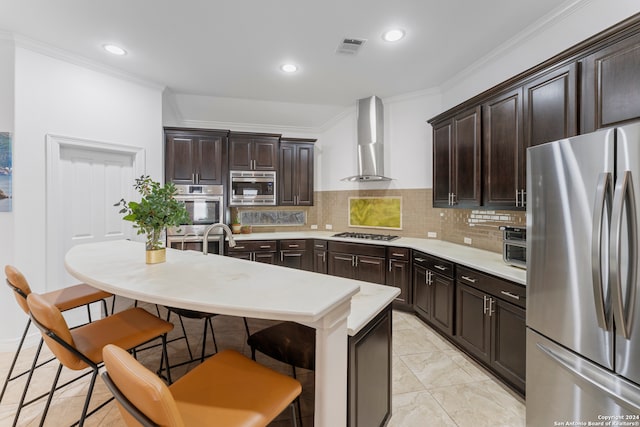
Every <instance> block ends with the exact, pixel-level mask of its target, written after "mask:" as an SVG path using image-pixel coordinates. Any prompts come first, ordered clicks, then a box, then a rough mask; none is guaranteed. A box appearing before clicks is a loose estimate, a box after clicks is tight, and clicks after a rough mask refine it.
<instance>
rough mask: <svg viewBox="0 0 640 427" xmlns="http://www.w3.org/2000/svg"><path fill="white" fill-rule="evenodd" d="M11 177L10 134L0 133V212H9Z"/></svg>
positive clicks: (11, 197) (10, 207)
mask: <svg viewBox="0 0 640 427" xmlns="http://www.w3.org/2000/svg"><path fill="white" fill-rule="evenodd" d="M12 176H13V163H12V155H11V133H10V132H0V212H11V209H12V200H13V190H12V187H13V186H12V182H11V181H12Z"/></svg>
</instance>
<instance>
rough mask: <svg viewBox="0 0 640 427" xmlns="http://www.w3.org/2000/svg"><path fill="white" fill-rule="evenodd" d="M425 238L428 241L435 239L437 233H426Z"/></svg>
mask: <svg viewBox="0 0 640 427" xmlns="http://www.w3.org/2000/svg"><path fill="white" fill-rule="evenodd" d="M427 238H429V239H437V238H438V233H436V232H435V231H427Z"/></svg>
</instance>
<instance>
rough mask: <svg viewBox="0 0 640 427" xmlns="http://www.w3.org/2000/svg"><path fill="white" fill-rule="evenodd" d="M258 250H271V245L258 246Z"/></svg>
mask: <svg viewBox="0 0 640 427" xmlns="http://www.w3.org/2000/svg"><path fill="white" fill-rule="evenodd" d="M260 249H271V245H260Z"/></svg>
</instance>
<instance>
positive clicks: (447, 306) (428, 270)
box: [413, 252, 455, 336]
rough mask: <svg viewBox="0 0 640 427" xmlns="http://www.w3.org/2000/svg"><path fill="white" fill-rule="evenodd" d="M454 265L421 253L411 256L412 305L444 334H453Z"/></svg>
mask: <svg viewBox="0 0 640 427" xmlns="http://www.w3.org/2000/svg"><path fill="white" fill-rule="evenodd" d="M453 270H454V268H453V264H451V263H450V262H447V261H444V260H440V259H438V258H434V257H431V256H429V255H426V254H423V253H421V252H414V255H413V307H414V309H415V311H416V314H417V315H418V316H419V317H420V318H422V319H423V320H425V321H426V322H428V323H429V324H431V325H432V326H434V327H436V328H438V329H439V330H441V331H442V332H444V333H445V334H446V335H449V336H452V335H453V331H454V330H453V320H454V317H453V312H454V309H455V306H454V298H455V293H454V286H455V285H454V280H453Z"/></svg>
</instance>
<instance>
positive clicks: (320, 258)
mask: <svg viewBox="0 0 640 427" xmlns="http://www.w3.org/2000/svg"><path fill="white" fill-rule="evenodd" d="M313 271H315V272H316V273H323V274H327V241H326V240H314V241H313Z"/></svg>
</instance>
